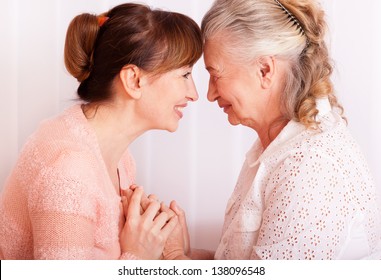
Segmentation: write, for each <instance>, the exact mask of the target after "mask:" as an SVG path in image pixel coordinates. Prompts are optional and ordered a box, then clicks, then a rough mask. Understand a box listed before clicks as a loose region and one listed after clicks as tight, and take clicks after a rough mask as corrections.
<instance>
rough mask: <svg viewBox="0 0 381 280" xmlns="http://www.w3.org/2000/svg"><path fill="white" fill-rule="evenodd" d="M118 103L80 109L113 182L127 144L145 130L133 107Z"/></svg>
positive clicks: (87, 106) (90, 105) (85, 106)
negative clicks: (91, 130)
mask: <svg viewBox="0 0 381 280" xmlns="http://www.w3.org/2000/svg"><path fill="white" fill-rule="evenodd" d="M128 107H129V106H127V105H126V106H118V105H93V104H87V105H83V106H82V110H83V112H84V114H85V116H86V118H87V119H88V121H89V123H90V125H91V126H92V128H93V129H94V131H95V134H96V136H97V139H98V144H99V147H100V150H101V153H102V157H103V160H104V162H105V164H106V167H107V169H108V172H109V175H110V178H111V179H112V181H113V182H114V184H115V181H117V178H118V175H117V168H118V163H119V161H120V159H121V157H122V155H123V154H124V153H125V151H126V150H127V148H128V146H129V145H130V144H131V143H132V142H133V141H134V140H135V139H136V138H137V137H138V136H140V135H141V134H143V133H144V132H145V131H146V130H145V129H143V128H142V127H139V124H140V123H142V122H140V121H139V120H137V117H136V115H134V110H133V108H128Z"/></svg>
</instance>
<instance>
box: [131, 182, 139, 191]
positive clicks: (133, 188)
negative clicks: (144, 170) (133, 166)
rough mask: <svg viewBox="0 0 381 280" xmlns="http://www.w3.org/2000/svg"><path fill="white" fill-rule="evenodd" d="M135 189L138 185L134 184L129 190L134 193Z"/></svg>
mask: <svg viewBox="0 0 381 280" xmlns="http://www.w3.org/2000/svg"><path fill="white" fill-rule="evenodd" d="M137 187H138V185H136V184H132V185H131V186H130V190H132V191H134V190H135V189H136V188H137Z"/></svg>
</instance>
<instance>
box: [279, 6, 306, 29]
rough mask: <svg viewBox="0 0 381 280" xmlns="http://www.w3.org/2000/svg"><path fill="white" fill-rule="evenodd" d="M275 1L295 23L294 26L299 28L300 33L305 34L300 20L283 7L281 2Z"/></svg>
mask: <svg viewBox="0 0 381 280" xmlns="http://www.w3.org/2000/svg"><path fill="white" fill-rule="evenodd" d="M274 1H275V2H276V3H277V4H278V6H279V7H280V8H281V9H282V10H283V11H284V12H285V13H286V14H287V15H288V17H289V18H290V19H291V20H292V21H293V22H294V24H296V26H297V27H298V29H299V31H300V32H301V33H302V34H305V32H304V29H303V27H302V25H301V24H300V22H299V20H298V19H297V18H296V17H295V16H294V15H293V14H292V13H291V12H290V11H289V10H288V9H287V8H286V7H285V6H283V4H282V3H281V2H279V1H278V0H274Z"/></svg>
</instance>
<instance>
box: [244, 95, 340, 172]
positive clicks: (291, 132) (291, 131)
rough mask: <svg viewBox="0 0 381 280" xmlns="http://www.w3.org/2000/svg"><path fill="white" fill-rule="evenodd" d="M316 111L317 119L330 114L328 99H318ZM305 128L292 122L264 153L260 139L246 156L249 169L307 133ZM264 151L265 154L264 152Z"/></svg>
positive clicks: (298, 123)
mask: <svg viewBox="0 0 381 280" xmlns="http://www.w3.org/2000/svg"><path fill="white" fill-rule="evenodd" d="M316 109H318V111H319V113H318V115H317V118H320V117H322V116H324V115H326V114H328V113H329V112H331V110H332V108H331V104H330V103H329V100H328V98H327V97H325V98H319V99H316ZM305 130H306V128H305V126H304V125H303V124H302V123H300V122H296V121H294V120H291V121H289V122H288V123H287V125H286V126H285V127H284V128H283V129H282V130H281V132H280V133H279V134H278V136H277V137H276V138H275V139H274V140H273V141H272V142H271V143H270V145H269V146H268V147H267V149H266V150H264V151H263V147H262V144H261V141H260V139H259V138H258V139H257V140H256V141H255V143H254V145H253V147H252V148H251V149H250V151H249V152H248V153H247V154H246V160H247V162H248V164H249V167H254V166H256V165H257V164H259V163H260V162H261V161H262V160H263V159H264V158H266V157H268V156H269V155H272V154H274V152H275V151H276V150H278V149H279V148H282V147H283V146H284V144H285V143H287V142H288V141H290V140H291V139H293V138H294V137H295V136H297V135H299V134H300V133H302V132H303V131H305ZM262 151H263V152H262Z"/></svg>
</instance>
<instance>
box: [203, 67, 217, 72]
mask: <svg viewBox="0 0 381 280" xmlns="http://www.w3.org/2000/svg"><path fill="white" fill-rule="evenodd" d="M206 70H208V71H209V72H210V71H214V72H218V70H217V69H215V68H213V67H212V66H208V67H206Z"/></svg>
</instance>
